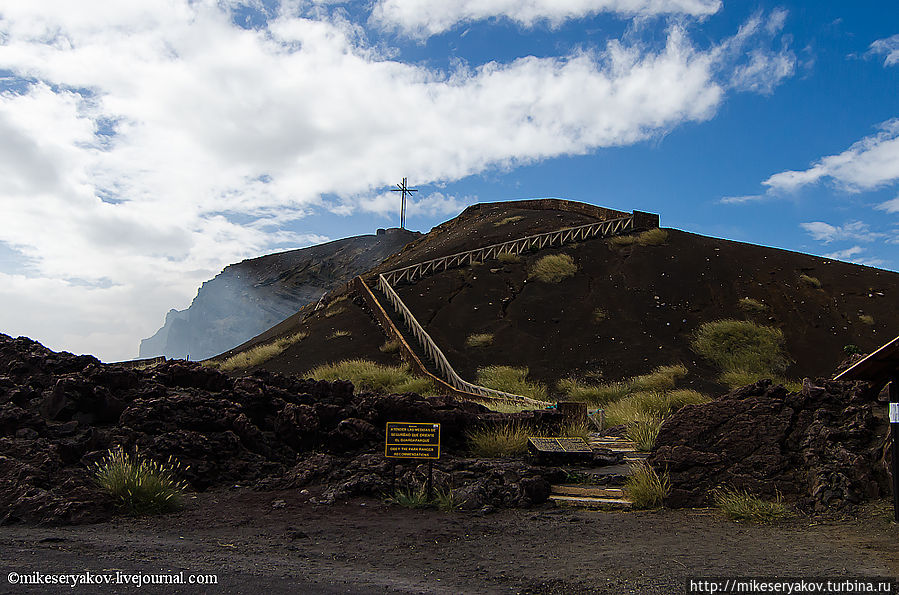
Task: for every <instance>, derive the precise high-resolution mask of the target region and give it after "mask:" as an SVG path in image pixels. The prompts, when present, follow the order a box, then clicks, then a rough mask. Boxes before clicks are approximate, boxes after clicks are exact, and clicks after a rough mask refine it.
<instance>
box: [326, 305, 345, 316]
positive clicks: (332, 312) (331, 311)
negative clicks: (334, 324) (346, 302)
mask: <svg viewBox="0 0 899 595" xmlns="http://www.w3.org/2000/svg"><path fill="white" fill-rule="evenodd" d="M346 311H347V309H346V308H344V307H343V306H341V307H339V308H330V307H329V308H328V309H327V310H325V318H331V317H332V316H337V315H338V314H343V313H344V312H346Z"/></svg>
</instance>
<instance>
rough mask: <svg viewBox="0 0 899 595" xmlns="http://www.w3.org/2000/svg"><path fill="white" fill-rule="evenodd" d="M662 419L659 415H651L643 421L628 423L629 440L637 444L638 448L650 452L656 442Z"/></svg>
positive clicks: (627, 434)
mask: <svg viewBox="0 0 899 595" xmlns="http://www.w3.org/2000/svg"><path fill="white" fill-rule="evenodd" d="M661 427H662V420H661V419H660V418H658V417H650V418H648V419H645V420H643V421H634V422H631V423H629V424H628V426H627V433H626V436H627V438H628V440H630V441H631V442H633V443H634V444H636V445H637V450H639V451H643V452H649V451H650V450H652V447H653V446H654V445H655V443H656V436H658V435H659V428H661Z"/></svg>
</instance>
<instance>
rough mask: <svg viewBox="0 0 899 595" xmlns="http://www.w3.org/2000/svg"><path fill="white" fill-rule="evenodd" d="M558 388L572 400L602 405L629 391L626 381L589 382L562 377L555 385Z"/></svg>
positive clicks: (622, 396)
mask: <svg viewBox="0 0 899 595" xmlns="http://www.w3.org/2000/svg"><path fill="white" fill-rule="evenodd" d="M557 386H558V387H559V390H560V391H561V392H562V393H564V394H565V395H566V397H567V398H568V399H569V400H572V401H584V402H586V403H588V404H590V405H597V406H602V405H606V404H608V403H612V402H614V401H617V400H618V399H621V398H624V397H626V396H627V395H628V393H629V392H630V388H629V387H628V384H627V383H626V382H609V383H601V384H590V383H588V382H584V381H582V380H578V379H576V378H563V379H562V380H559V383H558V385H557Z"/></svg>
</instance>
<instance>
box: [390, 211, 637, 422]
mask: <svg viewBox="0 0 899 595" xmlns="http://www.w3.org/2000/svg"><path fill="white" fill-rule="evenodd" d="M633 229H634V217H633V216H630V217H620V218H618V219H609V220H606V221H599V222H597V223H588V224H587V225H579V226H577V227H566V228H564V229H559V230H556V231H550V232H547V233H541V234H536V235H532V236H526V237H523V238H518V239H516V240H510V241H508V242H502V243H500V244H491V245H489V246H484V247H482V248H477V249H475V250H468V251H466V252H459V253H457V254H451V255H449V256H444V257H442V258H435V259H432V260H427V261H425V262H421V263H418V264H414V265H410V266H407V267H403V268H401V269H395V270H393V271H388V272H386V273H381V274H379V275H378V289H380V290H381V292H382V293H383V294H384V295H385V296H387V299H388V300H390V303H391V304H392V305H393V308H394V310H396V312H397V313H398V314H399V315H400V316H402V318H403V322H405V324H406V326H407V327H408V328H409V330H410V331H411V332H412V335H413V336H414V337H415V339H416V340H417V341H418V343H419V345H420V346H421V348H422V350H423V351H424V353H425V355H426V356H427V357H428V358H429V359H430V360H431V361H432V362H434V366H435V367H436V368H437V371H438V372H439V373H440V374H441V375H442V376H443V378H445V379H446V381H447V383H448V384H449V385H450V386H452V387H453V388H455V389H457V390H460V391H464V392H467V393H472V394H475V395H480V396H484V397H491V398H499V399H508V400H511V401H524V402H527V403H534V404H540V405H545V403H544V402H543V401H539V400H536V399H532V398H530V397H525V396H522V395H514V394H512V393H507V392H503V391H500V390H494V389H492V388H487V387H484V386H478V385H477V384H472V383H470V382H467V381H465V380H463V379H462V378H461V377H460V376H459V375H458V374H457V373H456V371H455V370H454V369H453V367H452V366H451V365H450V363H449V360H447V359H446V356H445V355H443V352H442V351H441V350H440V348H439V347H437V344H436V343H435V342H434V340H433V339H432V338H431V336H430V335H429V334H428V333H427V331H425V329H424V327H422V326H421V324H420V323H419V322H418V320H417V319H416V318H415V316H414V315H413V314H412V311H411V310H409V307H408V306H406V304H405V303H404V302H403V300H402V299H400V296H399V295H398V294H397V293H396V291H394V289H393V287H392V284H394V283H396V282H398V281H408V282H410V283H411V282H413V281H415V280H417V279H420V278H422V277H423V276H425V275H427V274H431V273H435V272H437V271H445V270H447V269H449V268H453V267H458V266H463V265H466V264H471V263H472V262H478V261H483V260H486V259H488V258H496V257H497V256H499V255H500V254H503V253H510V254H520V253H522V252H524V251H526V250H532V249H535V248H536V249H538V250H539V249H541V248H546V247H547V246H556V245H558V246H561V245H563V244H567V243H569V242H576V241H583V240H588V239H591V238H596V237H605V236H610V235H614V234H618V233H622V232H625V231H632V230H633Z"/></svg>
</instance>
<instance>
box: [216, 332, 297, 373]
mask: <svg viewBox="0 0 899 595" xmlns="http://www.w3.org/2000/svg"><path fill="white" fill-rule="evenodd" d="M308 336H309V333H304V332H299V333H294V334H292V335H288V336H286V337H281V338H279V339H275V340H274V341H272V342H271V343H264V344H262V345H256V346H255V347H251V348H250V349H247V350H246V351H242V352H240V353H237V354H235V355H232V356H231V357H229V358H227V359H225V360H224V361H222V362H221V363H220V364H219V365H218V366H217V367H218V369H219V370H221V371H223V372H228V371H229V370H238V369H243V368H249V367H252V366H258V365H259V364H261V363H263V362H266V361H268V360H270V359H272V358H273V357H275V356H276V355H278V354H279V353H281V352H282V351H284V350H285V349H287V348H288V347H290V346H291V345H293V344H294V343H299V342H300V341H302V340H303V339H305V338H306V337H308ZM204 365H205V364H204Z"/></svg>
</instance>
